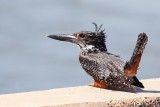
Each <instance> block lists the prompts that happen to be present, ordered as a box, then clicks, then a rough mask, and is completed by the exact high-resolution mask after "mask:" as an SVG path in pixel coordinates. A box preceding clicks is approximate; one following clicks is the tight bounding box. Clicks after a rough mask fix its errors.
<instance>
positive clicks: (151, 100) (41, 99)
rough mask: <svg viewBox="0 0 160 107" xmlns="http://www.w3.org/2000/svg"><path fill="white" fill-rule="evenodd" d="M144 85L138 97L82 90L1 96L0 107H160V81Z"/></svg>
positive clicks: (145, 82) (138, 92)
mask: <svg viewBox="0 0 160 107" xmlns="http://www.w3.org/2000/svg"><path fill="white" fill-rule="evenodd" d="M141 81H142V83H143V84H144V86H145V89H143V90H141V89H138V90H137V93H129V92H121V91H112V90H106V89H100V88H94V87H91V86H78V87H70V88H59V89H52V90H46V91H36V92H25V93H16V94H6V95H0V107H55V106H56V107H115V106H116V107H160V78H157V79H147V80H141Z"/></svg>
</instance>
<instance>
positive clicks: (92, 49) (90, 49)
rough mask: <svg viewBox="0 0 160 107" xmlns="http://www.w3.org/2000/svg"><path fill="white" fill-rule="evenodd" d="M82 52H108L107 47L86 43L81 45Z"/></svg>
mask: <svg viewBox="0 0 160 107" xmlns="http://www.w3.org/2000/svg"><path fill="white" fill-rule="evenodd" d="M80 50H81V52H82V53H98V52H107V49H106V47H105V46H104V47H98V46H95V45H85V46H83V47H80Z"/></svg>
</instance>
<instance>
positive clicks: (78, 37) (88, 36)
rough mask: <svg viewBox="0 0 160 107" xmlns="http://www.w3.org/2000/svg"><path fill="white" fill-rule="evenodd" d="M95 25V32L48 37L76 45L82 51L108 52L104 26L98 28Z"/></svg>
mask: <svg viewBox="0 0 160 107" xmlns="http://www.w3.org/2000/svg"><path fill="white" fill-rule="evenodd" d="M93 24H94V25H95V31H94V32H91V31H81V32H77V33H73V34H57V35H48V37H49V38H52V39H56V40H60V41H67V42H71V43H75V44H77V45H78V46H79V47H80V49H81V50H82V51H88V52H98V51H101V52H106V51H107V48H106V45H105V33H104V30H101V27H102V25H101V26H100V27H99V28H98V27H97V24H96V23H93Z"/></svg>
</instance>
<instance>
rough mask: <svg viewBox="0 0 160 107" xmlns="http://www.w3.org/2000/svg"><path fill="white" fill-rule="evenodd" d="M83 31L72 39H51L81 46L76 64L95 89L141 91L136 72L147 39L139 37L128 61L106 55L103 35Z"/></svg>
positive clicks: (52, 36)
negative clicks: (85, 73)
mask: <svg viewBox="0 0 160 107" xmlns="http://www.w3.org/2000/svg"><path fill="white" fill-rule="evenodd" d="M95 26H96V31H95V32H89V31H83V32H79V33H74V34H72V35H71V36H68V35H67V36H66V35H63V36H59V35H50V36H49V37H50V38H53V39H57V40H61V41H69V42H72V43H76V44H77V45H78V46H79V47H80V50H81V51H80V55H79V61H80V63H81V66H82V68H83V69H84V70H85V71H86V72H87V74H89V75H90V76H91V77H92V78H93V79H94V86H95V87H99V88H107V89H114V90H122V91H129V92H135V90H134V87H133V86H137V87H141V88H144V86H143V84H142V83H141V82H140V81H139V80H138V79H137V77H136V74H137V69H138V66H139V63H140V60H141V56H142V53H143V50H144V48H145V45H146V43H147V40H148V38H147V36H146V34H145V33H141V34H139V36H138V40H137V44H136V46H135V49H134V52H133V55H132V57H131V59H130V60H129V61H127V62H126V61H123V60H122V59H121V58H120V57H119V56H116V55H113V54H111V53H108V51H107V48H106V45H105V33H104V32H103V31H99V30H100V28H99V29H97V25H96V24H95Z"/></svg>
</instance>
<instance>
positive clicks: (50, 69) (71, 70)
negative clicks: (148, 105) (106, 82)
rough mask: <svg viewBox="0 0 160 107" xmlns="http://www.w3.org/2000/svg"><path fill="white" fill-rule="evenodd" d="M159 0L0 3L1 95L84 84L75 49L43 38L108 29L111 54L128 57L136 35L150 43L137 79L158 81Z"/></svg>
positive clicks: (88, 79) (1, 0)
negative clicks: (156, 79)
mask: <svg viewBox="0 0 160 107" xmlns="http://www.w3.org/2000/svg"><path fill="white" fill-rule="evenodd" d="M159 4H160V1H158V0H154V1H146V0H141V1H139V0H134V1H133V0H132V1H128V0H121V1H116V0H112V1H111V0H110V1H109V0H34V1H33V0H14V1H9V0H0V93H15V92H23V91H33V90H44V89H52V88H60V87H69V86H78V85H86V84H89V83H91V82H92V78H91V77H89V76H88V75H87V74H86V73H85V72H84V71H83V69H82V68H81V66H80V64H79V60H78V56H79V49H78V48H77V46H76V45H74V44H70V43H63V42H59V41H54V40H51V39H49V38H47V37H46V35H47V34H59V33H62V34H64V33H73V32H77V31H81V30H94V26H93V25H92V24H91V23H92V22H96V23H97V24H99V25H100V24H103V28H105V29H106V31H105V32H106V35H107V41H106V43H107V47H108V50H109V52H111V53H114V54H118V55H120V56H121V57H122V59H124V60H128V59H130V56H131V54H132V51H133V49H134V46H135V42H136V40H137V35H138V34H139V33H140V32H146V33H147V34H148V36H149V42H148V44H147V47H146V49H145V52H144V54H143V58H142V61H141V66H140V69H139V72H138V77H139V78H140V79H147V78H153V77H160V43H159V42H160V6H159Z"/></svg>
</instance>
